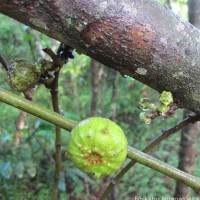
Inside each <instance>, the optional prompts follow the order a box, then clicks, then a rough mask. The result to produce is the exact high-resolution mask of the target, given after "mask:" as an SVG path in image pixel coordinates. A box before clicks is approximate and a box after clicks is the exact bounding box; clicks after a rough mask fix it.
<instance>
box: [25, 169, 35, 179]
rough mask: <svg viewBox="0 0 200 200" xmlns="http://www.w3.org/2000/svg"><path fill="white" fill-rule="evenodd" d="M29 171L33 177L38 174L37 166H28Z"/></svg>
mask: <svg viewBox="0 0 200 200" xmlns="http://www.w3.org/2000/svg"><path fill="white" fill-rule="evenodd" d="M27 172H28V174H29V176H30V177H32V178H33V177H35V176H36V167H35V166H32V167H30V168H28V169H27Z"/></svg>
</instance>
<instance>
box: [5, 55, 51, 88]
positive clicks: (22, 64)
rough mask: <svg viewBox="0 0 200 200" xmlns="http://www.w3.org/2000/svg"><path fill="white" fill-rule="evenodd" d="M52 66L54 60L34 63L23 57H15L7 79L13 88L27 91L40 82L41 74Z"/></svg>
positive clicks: (42, 60) (41, 60)
mask: <svg viewBox="0 0 200 200" xmlns="http://www.w3.org/2000/svg"><path fill="white" fill-rule="evenodd" d="M51 67H52V62H50V61H47V60H45V59H39V60H38V61H37V62H36V63H34V64H33V63H31V62H30V61H28V60H26V59H23V58H21V59H15V61H14V63H13V64H12V65H11V66H10V67H9V70H8V76H7V78H6V81H7V83H8V84H9V86H10V87H11V88H12V89H13V90H16V91H18V92H25V91H27V90H30V89H31V88H33V87H35V85H37V84H39V81H40V78H41V75H42V74H43V73H44V72H45V70H47V69H49V68H51Z"/></svg>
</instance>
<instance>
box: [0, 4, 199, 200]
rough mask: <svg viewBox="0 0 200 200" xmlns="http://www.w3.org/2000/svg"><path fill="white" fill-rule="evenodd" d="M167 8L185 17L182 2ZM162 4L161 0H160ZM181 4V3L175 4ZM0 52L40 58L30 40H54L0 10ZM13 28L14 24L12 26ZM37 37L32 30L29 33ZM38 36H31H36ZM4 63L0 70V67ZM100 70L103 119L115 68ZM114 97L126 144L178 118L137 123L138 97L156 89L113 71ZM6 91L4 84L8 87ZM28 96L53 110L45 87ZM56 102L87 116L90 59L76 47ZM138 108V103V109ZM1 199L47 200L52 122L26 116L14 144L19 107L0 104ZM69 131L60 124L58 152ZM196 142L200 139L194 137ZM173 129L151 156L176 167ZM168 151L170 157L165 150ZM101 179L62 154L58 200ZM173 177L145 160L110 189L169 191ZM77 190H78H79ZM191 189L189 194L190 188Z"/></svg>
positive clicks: (90, 189) (44, 43)
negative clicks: (145, 165) (96, 178)
mask: <svg viewBox="0 0 200 200" xmlns="http://www.w3.org/2000/svg"><path fill="white" fill-rule="evenodd" d="M171 2H172V7H173V9H174V11H176V10H177V9H178V7H177V5H181V6H182V8H183V10H182V11H183V12H182V13H183V16H186V14H187V12H186V11H185V10H186V1H171ZM162 3H166V1H164V0H163V1H162ZM179 7H180V6H179ZM0 21H1V23H0V52H1V54H2V55H3V56H5V58H6V59H7V61H8V63H11V61H12V60H14V59H15V58H26V59H29V60H33V61H36V60H37V58H38V57H41V55H40V53H39V51H38V50H37V49H38V46H37V42H38V40H39V42H40V45H41V48H45V47H52V46H53V44H55V41H53V40H51V39H50V38H48V37H46V36H44V35H42V34H40V33H35V32H31V31H30V30H31V29H30V28H28V27H26V26H24V25H22V24H19V23H18V22H16V21H14V20H12V19H8V18H7V17H5V16H3V15H0ZM13 27H15V30H14V31H13ZM36 36H37V37H36ZM36 41H37V42H36ZM0 70H1V68H0ZM2 70H3V69H2ZM102 71H103V76H102V79H101V80H100V81H99V98H98V102H97V106H98V116H102V117H107V118H109V117H110V115H111V112H112V105H113V99H112V95H113V83H114V79H115V75H116V74H114V72H113V71H112V70H110V69H108V68H105V67H103V68H102ZM117 76H118V78H117V98H116V99H117V100H116V116H115V121H116V122H117V123H118V124H119V125H120V126H121V127H122V129H123V130H124V132H125V134H126V136H127V138H128V143H129V145H131V146H133V147H135V148H138V149H140V150H141V149H143V148H144V147H145V146H146V145H147V144H148V143H149V141H150V140H152V139H153V138H155V137H156V136H157V135H158V134H160V133H161V132H162V130H163V129H167V128H169V127H171V126H172V125H173V124H175V123H176V122H178V121H180V120H181V118H182V112H181V111H178V112H176V114H175V115H174V116H173V117H170V118H168V119H167V120H165V121H163V120H162V119H156V120H154V121H153V122H152V123H151V125H144V123H143V122H141V121H140V120H139V114H140V112H141V109H140V107H139V101H140V99H141V98H144V99H149V98H151V100H152V102H155V101H156V100H157V99H158V98H159V94H158V93H157V92H155V91H153V90H152V89H150V88H148V87H147V86H144V85H143V84H141V83H139V82H137V81H136V80H134V79H132V78H130V77H127V78H123V77H121V76H120V75H117ZM0 84H1V87H3V88H5V89H9V87H8V85H7V84H6V83H5V72H4V71H3V72H2V73H1V76H0ZM9 90H10V89H9ZM33 93H34V94H33V101H34V102H36V103H38V104H40V105H42V106H44V107H46V108H49V109H52V106H51V101H50V92H49V91H48V90H47V89H46V88H45V87H44V86H39V87H38V88H37V89H36V90H35V91H34V92H33ZM59 97H60V98H59V101H60V105H61V110H62V112H63V114H64V116H66V117H69V118H71V119H74V120H77V121H80V120H82V119H84V118H87V117H89V115H90V107H91V98H92V86H91V68H90V58H89V57H87V56H85V55H79V54H75V59H74V60H71V61H70V62H69V63H68V64H66V65H65V66H64V67H63V68H62V70H61V74H60V83H59ZM144 109H145V108H144ZM0 110H1V114H0V199H19V200H21V199H39V200H44V199H49V198H50V195H51V188H52V184H53V176H54V157H55V144H54V141H55V133H54V132H55V130H54V126H53V125H51V124H49V123H47V122H44V121H42V120H40V119H38V118H36V117H33V116H30V115H28V114H27V115H26V118H25V126H24V128H23V129H22V130H18V131H20V132H21V142H20V144H19V145H17V144H16V139H15V136H16V131H17V130H16V123H17V120H18V118H19V114H20V111H19V110H18V109H16V108H12V107H10V106H7V105H5V104H3V103H0ZM68 140H69V133H68V132H67V131H64V130H62V151H63V152H66V150H67V148H68ZM198 144H200V142H199V143H198ZM178 146H179V135H178V134H176V135H174V136H173V137H171V138H169V139H167V141H164V142H163V143H162V144H160V145H159V147H158V148H157V149H156V150H154V151H153V156H155V157H157V158H159V159H161V160H163V161H165V162H167V163H169V164H171V165H173V166H177V161H178V157H177V152H178ZM199 149H200V146H199V145H198V147H197V155H198V156H197V159H196V168H195V174H196V175H199V173H200V171H199V167H198V165H199V163H200V156H199V155H200V152H199ZM169 155H170V156H169ZM106 183H107V182H106V181H105V180H98V181H96V180H93V179H91V178H90V177H88V176H87V175H86V174H84V173H83V172H81V171H80V170H78V169H77V168H75V167H74V165H73V164H72V163H71V162H70V161H69V160H64V161H63V165H62V172H61V174H60V183H59V194H60V199H63V200H65V199H70V197H71V198H74V199H75V198H76V199H78V198H79V199H84V198H85V199H89V198H90V197H91V194H93V193H98V192H99V188H100V185H101V184H104V185H105V184H106ZM174 188H175V182H174V181H173V180H172V179H170V178H167V177H165V176H163V175H161V174H159V173H157V172H153V171H152V170H151V169H149V168H147V167H143V166H141V165H139V164H137V165H136V167H135V168H134V169H132V170H130V171H129V172H128V174H126V176H125V177H124V179H123V183H122V184H119V187H117V189H116V196H117V198H118V199H124V200H125V199H127V200H129V199H130V198H131V197H134V195H135V196H141V197H145V196H147V194H148V197H151V196H152V197H154V198H155V197H162V196H164V197H172V194H173V191H174ZM83 194H84V197H83ZM194 196H195V195H194Z"/></svg>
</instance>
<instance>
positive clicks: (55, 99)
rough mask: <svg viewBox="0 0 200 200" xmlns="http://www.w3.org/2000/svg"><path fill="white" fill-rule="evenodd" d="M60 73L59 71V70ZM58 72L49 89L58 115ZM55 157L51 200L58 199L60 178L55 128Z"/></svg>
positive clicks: (59, 143)
mask: <svg viewBox="0 0 200 200" xmlns="http://www.w3.org/2000/svg"><path fill="white" fill-rule="evenodd" d="M59 71H60V70H59ZM59 71H57V72H55V79H54V81H53V83H52V87H51V98H52V105H53V110H54V112H57V113H60V109H59V100H58V79H59ZM55 146H56V156H55V173H54V185H53V197H52V199H53V200H57V199H58V184H59V178H60V171H61V165H62V155H61V128H60V127H59V126H56V141H55Z"/></svg>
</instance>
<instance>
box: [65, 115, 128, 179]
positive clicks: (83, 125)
mask: <svg viewBox="0 0 200 200" xmlns="http://www.w3.org/2000/svg"><path fill="white" fill-rule="evenodd" d="M127 145H128V142H127V139H126V137H125V135H124V132H123V130H122V129H121V127H120V126H118V125H117V124H116V123H115V122H113V121H111V120H109V119H106V118H101V117H91V118H88V119H85V120H83V121H81V122H80V123H79V124H78V125H77V126H76V127H75V128H74V129H73V130H72V132H71V136H70V140H69V149H68V152H67V156H69V158H70V159H71V160H72V161H73V163H74V165H75V166H76V167H78V168H79V169H80V170H82V171H84V172H86V173H89V174H92V175H94V176H95V177H96V178H99V177H101V176H104V175H109V174H111V173H112V172H115V171H116V170H118V169H119V168H120V167H121V165H122V163H123V162H124V160H125V158H126V155H127Z"/></svg>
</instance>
